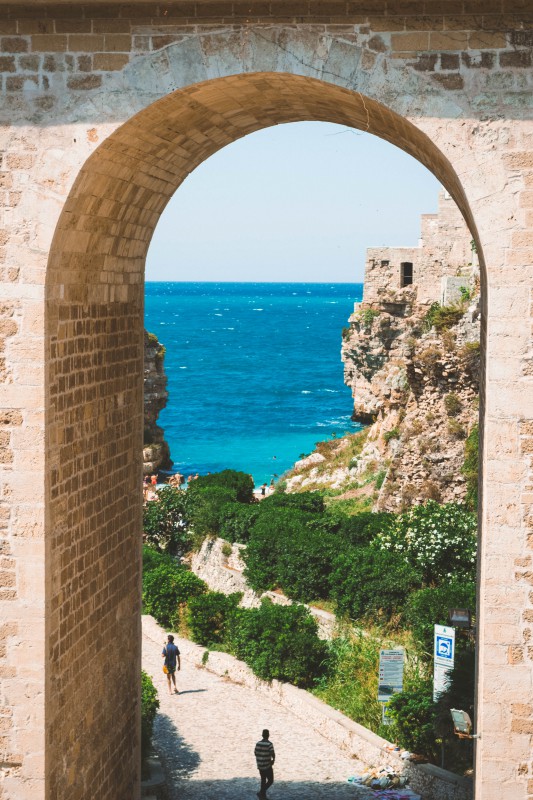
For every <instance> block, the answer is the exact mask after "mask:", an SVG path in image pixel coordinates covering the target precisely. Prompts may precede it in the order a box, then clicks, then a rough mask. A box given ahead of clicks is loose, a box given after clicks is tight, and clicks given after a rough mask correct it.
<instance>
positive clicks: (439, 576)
mask: <svg viewBox="0 0 533 800" xmlns="http://www.w3.org/2000/svg"><path fill="white" fill-rule="evenodd" d="M375 544H376V546H379V547H381V548H382V549H383V550H386V551H388V552H396V553H398V554H400V555H403V556H404V557H405V558H407V559H408V560H409V562H410V563H411V564H412V565H413V566H414V567H415V568H416V569H417V570H419V571H420V572H421V574H422V577H423V580H424V583H426V584H428V585H434V584H438V583H440V582H442V581H449V580H450V579H451V578H459V579H460V578H466V579H469V580H475V569H476V566H475V565H476V552H477V520H476V517H475V515H474V514H472V513H471V512H469V511H468V510H467V509H466V508H465V506H463V505H458V504H456V503H447V504H445V505H439V503H437V502H435V501H434V500H428V502H427V503H425V504H424V505H420V506H413V508H411V509H409V510H408V511H406V512H405V513H403V514H400V515H399V516H398V517H397V518H396V521H395V523H394V524H393V525H392V526H391V528H389V530H388V531H385V532H383V533H380V534H379V535H378V536H377V537H376V543H375Z"/></svg>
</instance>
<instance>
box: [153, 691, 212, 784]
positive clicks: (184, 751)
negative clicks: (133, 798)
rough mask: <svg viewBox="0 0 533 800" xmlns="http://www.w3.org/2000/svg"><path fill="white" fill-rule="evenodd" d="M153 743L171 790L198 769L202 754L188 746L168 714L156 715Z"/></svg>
mask: <svg viewBox="0 0 533 800" xmlns="http://www.w3.org/2000/svg"><path fill="white" fill-rule="evenodd" d="M177 699H178V698H176V700H177ZM152 741H153V745H154V748H155V750H156V751H157V753H158V755H159V756H160V758H161V763H162V766H163V770H164V772H165V777H166V779H167V783H168V786H169V790H170V789H171V787H176V786H177V785H178V782H179V781H181V780H183V779H187V778H188V777H189V775H191V774H192V773H193V772H195V770H197V769H198V765H199V764H200V761H201V758H200V754H199V753H197V752H196V750H193V749H192V747H190V746H189V745H188V744H187V742H186V741H185V739H184V738H183V737H182V736H181V735H180V732H179V731H178V729H177V728H176V726H175V725H174V723H173V722H172V720H171V719H170V718H169V717H167V716H166V714H157V715H156V718H155V721H154V736H153V740H152ZM174 791H175V790H174ZM174 796H175V795H174V794H172V791H169V797H170V798H173V797H174Z"/></svg>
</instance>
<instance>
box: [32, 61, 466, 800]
mask: <svg viewBox="0 0 533 800" xmlns="http://www.w3.org/2000/svg"><path fill="white" fill-rule="evenodd" d="M300 120H327V121H333V122H337V123H342V124H344V125H349V126H352V127H355V128H359V129H363V130H366V131H370V132H371V133H374V134H376V135H378V136H381V137H382V138H384V139H387V140H388V141H391V142H394V143H395V144H396V145H398V146H399V147H401V148H402V149H404V150H406V151H407V152H409V153H411V154H412V155H413V156H415V157H416V158H418V160H420V161H421V162H422V163H424V164H425V165H426V166H427V167H428V168H429V169H431V171H432V172H433V173H434V174H435V175H436V176H437V177H438V178H439V179H440V181H441V182H442V183H443V184H444V185H445V186H446V188H447V189H448V190H449V191H450V192H451V193H452V195H453V196H454V198H455V199H456V202H457V203H458V205H459V206H460V208H461V210H462V212H463V214H464V216H465V218H466V219H468V221H469V224H470V226H471V229H472V230H473V231H474V233H473V235H477V234H476V233H475V226H474V222H473V219H472V214H471V211H470V208H469V206H468V203H467V200H466V197H465V193H464V191H463V189H462V186H461V183H460V181H459V179H458V177H457V175H456V173H455V171H454V170H453V167H452V166H451V164H450V163H449V161H448V160H447V159H446V157H445V156H444V155H443V154H442V153H441V152H440V151H439V149H438V148H437V147H436V145H435V144H434V143H433V142H432V141H431V140H430V139H429V137H428V136H427V135H426V134H425V133H422V132H421V131H420V130H419V129H417V128H416V127H415V126H414V125H413V124H412V123H410V122H408V121H407V120H406V119H404V118H401V117H400V116H399V115H397V114H395V113H394V112H392V111H390V110H389V109H387V108H385V107H384V106H382V105H380V104H379V103H377V102H376V101H375V100H372V99H370V98H368V97H364V96H363V95H362V94H360V93H355V92H351V91H349V90H347V89H344V88H341V87H338V86H332V85H328V84H326V83H324V82H322V81H317V80H315V79H312V78H306V77H301V76H291V75H286V74H276V73H251V74H245V75H243V74H241V75H236V76H232V77H227V78H220V79H218V80H213V81H208V82H205V83H202V84H196V85H193V86H191V87H188V88H186V89H183V90H181V91H177V92H174V93H172V94H170V95H168V96H167V97H165V98H163V99H161V100H159V101H157V102H156V103H155V104H153V105H151V106H150V107H149V108H147V109H146V110H144V111H142V112H140V113H139V114H137V115H136V116H135V117H133V118H132V119H131V120H129V121H128V122H127V123H125V124H124V125H122V126H121V127H120V128H118V129H117V130H116V131H115V132H114V133H113V134H112V135H111V136H109V137H108V138H107V139H106V140H105V141H104V142H103V143H102V145H100V147H99V148H98V149H97V150H96V152H95V153H94V155H92V156H91V157H90V159H89V160H88V161H87V162H86V163H85V164H84V166H83V168H82V170H81V171H80V173H79V175H78V177H77V179H76V181H75V183H74V185H73V187H72V190H71V192H70V194H69V197H68V199H67V201H66V203H65V206H64V208H63V211H62V213H61V216H60V218H59V222H58V225H57V228H56V233H55V236H54V240H53V243H52V248H51V253H50V259H49V267H48V274H47V294H48V302H47V328H48V344H47V348H48V357H49V372H48V387H47V392H48V398H49V402H48V404H47V406H48V424H47V435H48V452H47V455H48V467H47V470H46V473H47V479H48V485H47V511H48V526H49V536H48V540H47V561H48V565H49V566H48V572H49V574H50V576H51V580H50V581H49V582H48V596H47V609H48V662H47V695H48V699H47V707H48V713H47V737H48V742H47V747H48V752H47V756H48V764H49V767H48V770H47V777H48V781H49V791H50V793H51V796H59V797H62V798H67V797H70V796H72V797H74V796H75V795H74V794H72V795H71V794H70V789H69V771H70V769H71V768H72V766H74V765H75V767H74V768H75V773H76V776H77V780H78V781H79V779H80V778H81V780H82V781H83V785H84V786H86V787H87V790H89V791H90V793H92V796H96V795H97V794H98V796H99V797H102V796H103V795H102V794H101V792H102V789H101V787H100V786H97V785H96V784H95V783H94V778H93V777H92V776H98V775H99V774H101V772H102V769H104V763H105V761H104V752H105V753H106V754H107V753H108V750H109V745H110V742H109V738H108V736H106V731H107V730H108V726H109V721H110V720H111V719H113V720H115V723H114V725H115V730H116V737H115V738H116V742H115V747H116V750H115V751H114V755H113V762H114V764H115V769H114V773H113V786H114V791H115V792H118V794H116V795H115V796H116V797H118V796H122V795H121V794H120V792H123V791H125V789H123V788H119V787H126V786H127V785H128V783H129V782H130V781H131V774H132V773H131V772H130V773H129V774H128V771H127V769H126V767H127V765H128V763H130V767H129V769H130V770H132V767H131V758H132V753H133V750H132V748H131V740H132V732H133V731H134V730H135V715H136V713H137V712H136V709H135V708H134V706H133V705H132V703H131V697H132V689H131V687H132V685H134V683H135V679H136V678H135V676H136V674H137V673H138V668H139V667H138V654H136V655H135V657H133V652H132V651H134V650H135V646H136V643H137V642H138V639H139V633H138V626H139V588H138V587H139V546H138V541H139V531H140V524H141V523H140V502H139V475H140V468H139V459H140V453H141V435H142V414H141V398H142V331H143V318H142V311H143V289H144V284H143V270H144V261H145V257H146V253H147V249H148V246H149V243H150V239H151V236H152V233H153V231H154V228H155V225H156V223H157V220H158V218H159V214H160V213H161V211H162V210H163V208H164V207H165V205H166V203H167V202H168V200H169V199H170V197H171V196H172V194H173V193H174V191H175V190H176V188H177V187H178V186H179V185H180V183H181V182H182V181H183V180H184V178H185V177H186V176H187V175H188V174H189V173H190V172H191V171H192V169H194V167H196V166H197V165H198V164H200V163H201V162H202V161H204V160H205V159H206V158H208V157H209V156H210V155H212V154H213V153H214V152H215V151H216V150H218V149H219V148H221V147H223V146H224V145H226V144H229V143H230V142H232V141H235V140H236V139H238V138H240V137H242V136H245V135H247V134H248V133H251V132H252V131H255V130H258V129H260V128H265V127H268V126H270V125H275V124H279V123H281V122H294V121H300ZM235 223H236V225H238V220H236V221H235ZM74 556H76V557H74ZM117 649H118V652H124V651H126V650H129V651H130V657H129V658H127V659H122V658H119V659H118V660H117V655H116V653H117ZM82 670H85V671H86V673H87V674H86V679H85V680H84V681H83V682H81V683H80V681H79V673H80V671H82ZM88 686H89V688H90V695H91V696H92V694H93V692H100V702H99V703H98V705H97V706H94V705H93V704H92V702H91V708H90V710H89V709H88V708H87V688H88ZM103 687H105V691H103ZM89 714H90V716H88V715H89ZM82 720H83V724H82ZM81 730H83V733H80V731H81ZM74 731H77V732H78V733H77V735H76V737H75V739H76V741H75V742H74V741H73V745H72V748H71V749H70V754H69V770H65V768H64V766H63V764H62V758H61V754H62V752H64V748H65V742H68V741H71V740H73V739H74ZM100 743H101V747H102V751H100ZM104 748H105V751H104ZM108 768H109V767H108ZM124 796H125V795H124Z"/></svg>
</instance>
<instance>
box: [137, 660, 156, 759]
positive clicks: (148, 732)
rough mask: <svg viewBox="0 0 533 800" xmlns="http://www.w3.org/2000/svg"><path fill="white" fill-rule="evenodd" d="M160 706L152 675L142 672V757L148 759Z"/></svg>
mask: <svg viewBox="0 0 533 800" xmlns="http://www.w3.org/2000/svg"><path fill="white" fill-rule="evenodd" d="M158 708H159V700H158V697H157V689H156V688H155V686H154V684H153V683H152V679H151V678H150V676H149V675H148V674H147V673H146V672H144V670H143V671H142V672H141V759H142V761H143V762H145V761H146V759H147V758H148V756H149V755H150V749H151V745H152V732H153V727H154V719H155V715H156V714H157V709H158Z"/></svg>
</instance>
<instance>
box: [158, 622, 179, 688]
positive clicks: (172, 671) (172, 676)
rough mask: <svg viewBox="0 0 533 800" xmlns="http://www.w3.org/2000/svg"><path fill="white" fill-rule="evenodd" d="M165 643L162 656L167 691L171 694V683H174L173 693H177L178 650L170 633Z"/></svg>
mask: <svg viewBox="0 0 533 800" xmlns="http://www.w3.org/2000/svg"><path fill="white" fill-rule="evenodd" d="M167 639H168V641H167V643H166V644H165V646H164V647H163V653H162V656H163V658H164V659H165V661H164V664H165V667H166V673H167V681H168V691H169V694H172V684H174V694H179V692H178V687H177V686H176V667H177V669H178V670H180V669H181V660H180V651H179V650H178V648H177V646H176V645H175V644H174V637H173V636H172V634H171V633H169V634H168V636H167Z"/></svg>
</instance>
